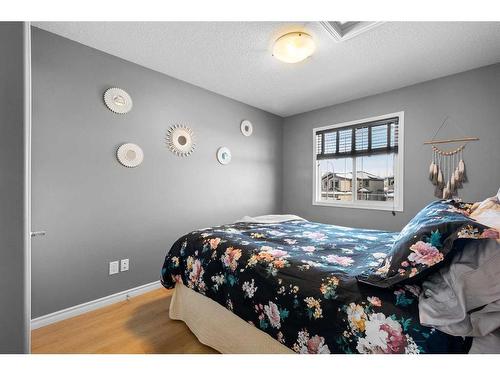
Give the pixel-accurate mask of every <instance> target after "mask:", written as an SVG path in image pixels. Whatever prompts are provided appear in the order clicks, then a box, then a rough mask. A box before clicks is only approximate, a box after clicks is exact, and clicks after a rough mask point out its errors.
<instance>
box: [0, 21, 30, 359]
mask: <svg viewBox="0 0 500 375" xmlns="http://www.w3.org/2000/svg"><path fill="white" fill-rule="evenodd" d="M27 30H28V29H27V27H26V25H24V24H23V23H22V22H0V56H1V57H0V127H1V134H2V136H1V137H0V171H1V178H0V238H1V239H2V245H1V248H0V353H23V352H24V353H26V352H28V351H29V282H28V281H29V237H28V233H27V232H28V220H27V219H28V218H27V208H28V204H27V203H28V202H27V199H28V196H27V193H26V191H27V190H26V186H27V183H28V178H27V165H26V163H27V160H28V148H27V147H26V145H27V141H28V139H29V117H28V116H27V114H29V105H28V104H29V103H28V102H27V100H29V91H28V90H27V88H28V87H27V85H29V71H28V70H27V62H29V43H28V42H27V39H26V37H27Z"/></svg>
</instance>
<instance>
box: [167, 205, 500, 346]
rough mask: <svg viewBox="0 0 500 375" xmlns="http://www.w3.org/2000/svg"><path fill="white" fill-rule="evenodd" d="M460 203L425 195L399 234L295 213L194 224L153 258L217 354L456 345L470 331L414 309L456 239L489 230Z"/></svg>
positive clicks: (175, 312) (175, 315)
mask: <svg viewBox="0 0 500 375" xmlns="http://www.w3.org/2000/svg"><path fill="white" fill-rule="evenodd" d="M466 209H467V207H464V206H463V205H462V204H461V203H457V202H454V201H445V202H434V203H433V204H431V205H429V206H428V207H426V208H425V209H424V210H422V211H421V212H420V213H419V215H417V216H416V217H415V218H414V219H413V220H412V221H411V222H410V223H409V224H408V226H409V229H408V226H407V227H406V228H405V229H403V231H402V232H399V233H398V232H388V231H380V230H372V229H359V228H347V227H340V226H335V225H327V224H321V223H315V222H309V221H306V220H304V219H301V218H299V217H294V216H292V217H290V216H285V217H280V216H277V217H276V216H274V217H260V218H245V219H243V220H240V221H238V222H236V223H233V224H227V225H222V226H216V227H211V228H204V229H200V230H196V231H193V232H191V233H189V234H186V235H184V236H182V237H181V238H179V239H178V240H177V241H176V242H175V243H174V245H173V246H172V248H171V250H170V251H169V252H168V253H167V255H166V258H165V261H164V264H163V267H162V277H161V282H162V284H163V285H164V286H165V287H166V288H175V291H174V295H173V298H172V300H171V307H170V317H171V318H172V319H180V320H183V321H185V322H186V324H187V325H188V326H189V328H190V329H191V330H192V331H193V333H194V334H195V335H196V336H197V337H198V339H199V340H200V341H201V342H202V343H204V344H206V345H209V346H211V347H213V348H215V349H217V350H218V351H220V352H222V353H307V354H327V353H387V354H396V353H401V354H402V353H406V354H417V353H466V352H467V351H468V350H469V348H470V346H471V339H469V338H466V337H465V338H464V337H460V336H453V335H449V334H446V333H444V332H441V331H440V330H437V329H435V328H433V327H429V326H424V325H422V324H420V320H419V307H418V306H419V298H420V295H421V283H422V280H425V279H426V277H428V275H431V274H432V273H435V272H436V270H437V269H439V267H438V266H439V265H440V263H442V264H446V261H447V260H449V257H450V256H451V255H452V254H453V253H454V252H456V251H460V248H461V245H460V240H461V239H466V240H469V239H482V238H486V237H489V238H492V237H494V236H498V232H496V233H495V232H492V230H491V228H488V227H486V226H482V225H480V224H478V223H476V222H475V221H474V220H472V219H470V218H468V215H467V214H466ZM462 242H463V241H462ZM422 244H423V245H422ZM424 245H426V246H427V247H425V246H424ZM422 246H424V248H422ZM410 249H412V250H410ZM429 249H431V251H430V252H429ZM432 249H435V251H434V250H432ZM426 251H427V252H426ZM433 251H434V252H433ZM405 252H406V253H405ZM401 254H402V255H401ZM401 256H403V258H404V259H403V258H401ZM401 259H403V260H401Z"/></svg>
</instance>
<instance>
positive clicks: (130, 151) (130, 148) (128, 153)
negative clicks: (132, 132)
mask: <svg viewBox="0 0 500 375" xmlns="http://www.w3.org/2000/svg"><path fill="white" fill-rule="evenodd" d="M116 157H117V159H118V161H119V162H120V163H121V164H122V165H123V166H125V167H128V168H134V167H137V166H138V165H140V164H141V163H142V161H143V160H144V153H143V152H142V149H141V148H140V147H139V146H137V145H136V144H134V143H124V144H122V145H121V146H120V147H118V151H116Z"/></svg>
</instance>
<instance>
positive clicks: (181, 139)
mask: <svg viewBox="0 0 500 375" xmlns="http://www.w3.org/2000/svg"><path fill="white" fill-rule="evenodd" d="M166 141H167V147H168V149H169V150H170V151H172V152H173V153H174V154H176V155H177V156H189V155H191V154H192V153H193V151H194V149H195V148H196V143H195V142H194V132H193V130H192V129H191V128H190V127H188V126H185V125H181V124H175V125H173V126H171V127H170V128H169V129H168V131H167V139H166Z"/></svg>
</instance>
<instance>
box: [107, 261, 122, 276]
mask: <svg viewBox="0 0 500 375" xmlns="http://www.w3.org/2000/svg"><path fill="white" fill-rule="evenodd" d="M118 272H120V270H119V268H118V261H117V260H115V261H114V262H109V274H110V275H114V274H115V273H118Z"/></svg>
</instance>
